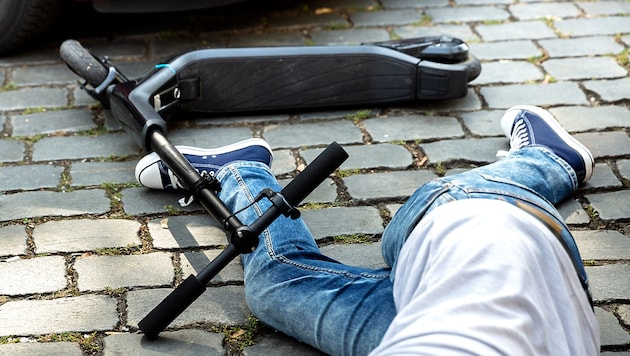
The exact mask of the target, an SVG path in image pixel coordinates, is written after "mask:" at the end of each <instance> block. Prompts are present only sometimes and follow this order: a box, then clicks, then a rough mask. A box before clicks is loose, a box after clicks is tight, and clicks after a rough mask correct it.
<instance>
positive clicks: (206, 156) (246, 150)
mask: <svg viewBox="0 0 630 356" xmlns="http://www.w3.org/2000/svg"><path fill="white" fill-rule="evenodd" d="M175 147H176V148H177V150H178V151H179V152H181V153H182V154H183V155H184V157H186V159H188V161H189V162H190V164H191V165H192V166H193V167H194V168H195V169H196V170H197V171H198V172H199V173H203V172H206V173H207V174H209V175H214V174H215V172H216V171H217V170H218V169H219V168H221V167H223V166H224V165H226V164H228V163H230V162H234V161H254V162H261V163H264V164H266V165H267V166H269V167H271V162H272V160H273V154H272V152H271V147H269V144H267V142H265V141H264V140H262V139H260V138H251V139H248V140H244V141H240V142H237V143H233V144H231V145H227V146H223V147H219V148H213V149H203V148H197V147H190V146H175ZM136 180H137V181H138V183H140V184H142V185H143V186H144V187H147V188H151V189H163V190H178V189H183V188H184V187H183V186H182V185H181V183H180V182H179V179H178V178H177V177H176V176H175V174H174V173H173V172H172V171H171V170H170V169H168V167H167V166H166V165H165V164H164V163H163V162H162V160H161V159H160V157H159V156H158V155H157V153H155V152H152V153H150V154H148V155H146V156H145V157H143V158H142V159H141V160H140V161H139V162H138V164H137V165H136Z"/></svg>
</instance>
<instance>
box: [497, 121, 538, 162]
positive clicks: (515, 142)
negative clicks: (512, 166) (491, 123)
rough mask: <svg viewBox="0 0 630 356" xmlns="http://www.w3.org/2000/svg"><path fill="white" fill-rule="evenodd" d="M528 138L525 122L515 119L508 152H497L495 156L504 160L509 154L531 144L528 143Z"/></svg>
mask: <svg viewBox="0 0 630 356" xmlns="http://www.w3.org/2000/svg"><path fill="white" fill-rule="evenodd" d="M529 138H530V137H529V134H528V131H527V125H525V121H524V120H523V119H517V120H516V122H514V127H513V128H512V134H511V135H510V150H509V151H506V150H498V151H497V154H496V156H497V157H498V158H505V157H507V156H508V155H509V154H510V152H514V151H516V150H519V149H521V148H523V147H525V146H527V145H530V144H531V142H530V141H529Z"/></svg>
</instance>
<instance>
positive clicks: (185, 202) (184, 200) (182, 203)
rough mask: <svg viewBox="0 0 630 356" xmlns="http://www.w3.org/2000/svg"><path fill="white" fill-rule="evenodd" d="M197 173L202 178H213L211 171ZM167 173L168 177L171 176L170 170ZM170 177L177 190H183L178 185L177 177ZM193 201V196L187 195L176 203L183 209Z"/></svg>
mask: <svg viewBox="0 0 630 356" xmlns="http://www.w3.org/2000/svg"><path fill="white" fill-rule="evenodd" d="M197 172H199V174H200V175H201V176H202V177H204V176H210V177H214V172H213V171H197ZM168 173H169V176H170V175H172V174H173V173H172V172H171V171H170V170H169V172H168ZM170 177H171V182H173V183H174V184H175V183H177V185H178V186H179V188H181V189H184V187H183V186H182V185H181V184H180V183H179V180H178V179H177V177H176V176H175V175H172V176H170ZM194 201H195V196H194V195H188V196H185V197H183V198H180V199H179V200H178V201H177V202H178V203H179V206H181V207H182V208H185V207H187V206H188V205H190V204H192V203H193V202H194Z"/></svg>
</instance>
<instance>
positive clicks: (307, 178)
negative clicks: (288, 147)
mask: <svg viewBox="0 0 630 356" xmlns="http://www.w3.org/2000/svg"><path fill="white" fill-rule="evenodd" d="M347 158H348V153H347V152H346V151H345V150H344V149H343V148H342V147H341V146H340V145H339V144H338V143H337V142H333V143H331V144H330V145H329V146H328V147H327V148H326V149H325V150H324V151H323V152H322V153H320V154H319V156H317V157H316V158H315V159H314V160H313V162H311V163H310V164H309V165H308V166H306V168H305V169H304V171H302V173H300V174H298V175H297V177H295V178H294V179H293V180H292V181H291V182H290V183H289V184H288V185H287V186H286V187H284V189H282V195H283V196H284V198H285V199H286V201H287V202H289V204H291V205H292V206H296V205H298V204H299V203H300V202H301V201H302V200H304V198H306V197H307V196H308V195H309V194H311V192H312V191H313V190H315V188H317V186H319V185H320V184H321V183H322V182H323V181H324V179H326V177H328V176H329V175H330V174H331V173H332V172H334V171H335V169H337V168H338V167H339V166H341V164H342V163H343V162H344V161H345V160H346V159H347Z"/></svg>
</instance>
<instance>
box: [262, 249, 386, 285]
mask: <svg viewBox="0 0 630 356" xmlns="http://www.w3.org/2000/svg"><path fill="white" fill-rule="evenodd" d="M268 253H269V251H268ZM270 255H271V253H270ZM273 256H275V257H272V259H273V260H275V261H277V262H279V263H282V264H285V265H289V266H292V267H296V268H300V269H304V270H308V271H314V272H323V273H329V274H334V275H341V276H344V277H347V278H350V279H357V278H373V279H389V273H387V274H386V275H385V274H372V273H359V274H356V273H349V272H348V271H343V270H337V269H332V268H322V267H316V266H313V265H309V264H306V263H300V262H296V261H294V260H292V259H289V258H286V257H284V256H283V255H278V254H276V253H275V251H274V252H273Z"/></svg>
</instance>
